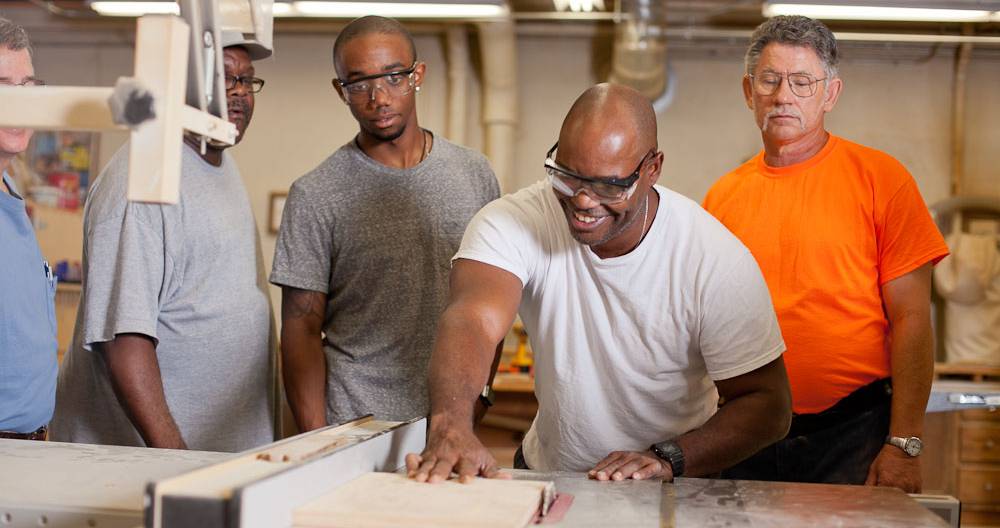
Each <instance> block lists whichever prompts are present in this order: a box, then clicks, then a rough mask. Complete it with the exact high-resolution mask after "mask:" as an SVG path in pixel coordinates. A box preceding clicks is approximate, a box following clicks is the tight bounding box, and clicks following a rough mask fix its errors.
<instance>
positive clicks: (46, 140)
mask: <svg viewBox="0 0 1000 528" xmlns="http://www.w3.org/2000/svg"><path fill="white" fill-rule="evenodd" d="M99 138H100V134H95V133H92V132H71V131H62V130H59V131H38V132H35V134H34V136H33V137H32V139H31V145H30V146H29V147H28V151H27V152H26V153H25V155H26V156H25V162H26V164H27V169H28V171H29V172H30V173H31V174H32V175H33V176H34V177H33V179H32V180H33V181H31V184H30V189H28V192H29V193H30V194H31V195H32V197H33V198H34V199H35V200H36V201H37V202H38V203H40V204H42V205H48V206H52V207H61V208H65V209H76V208H77V207H80V206H81V205H83V198H84V197H85V196H86V191H87V188H88V187H89V186H90V183H91V180H92V179H93V178H95V177H96V176H97V167H96V164H97V152H98V151H97V148H98V140H99Z"/></svg>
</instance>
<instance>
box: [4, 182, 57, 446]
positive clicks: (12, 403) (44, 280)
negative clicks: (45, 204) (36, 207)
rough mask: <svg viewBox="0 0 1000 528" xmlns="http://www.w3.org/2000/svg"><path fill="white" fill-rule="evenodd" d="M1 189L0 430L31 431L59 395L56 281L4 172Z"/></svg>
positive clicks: (47, 414) (46, 419) (49, 414)
mask: <svg viewBox="0 0 1000 528" xmlns="http://www.w3.org/2000/svg"><path fill="white" fill-rule="evenodd" d="M3 183H5V184H6V185H7V188H8V189H9V190H10V194H7V193H5V192H2V191H0V431H14V432H18V433H30V432H32V431H35V430H37V429H38V428H39V427H41V426H43V425H45V424H47V423H48V422H49V419H51V418H52V408H53V407H54V405H55V397H56V372H57V370H58V367H57V365H56V349H57V347H58V344H57V342H56V313H55V294H56V283H55V279H54V278H53V277H52V273H51V271H50V270H49V268H48V264H46V262H45V260H44V259H42V252H41V250H40V249H39V248H38V240H37V239H36V238H35V232H34V230H33V229H32V227H31V221H30V220H29V219H28V214H27V211H25V208H24V200H23V199H22V198H21V197H20V196H19V195H18V194H17V189H16V188H15V187H14V183H13V182H12V181H11V180H10V178H8V176H7V174H6V173H4V174H3Z"/></svg>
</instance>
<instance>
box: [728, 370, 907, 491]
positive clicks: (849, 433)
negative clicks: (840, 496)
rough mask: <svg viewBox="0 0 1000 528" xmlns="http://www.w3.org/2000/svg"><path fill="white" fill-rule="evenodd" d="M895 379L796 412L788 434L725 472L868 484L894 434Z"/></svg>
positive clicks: (749, 477)
mask: <svg viewBox="0 0 1000 528" xmlns="http://www.w3.org/2000/svg"><path fill="white" fill-rule="evenodd" d="M891 400H892V385H891V383H890V381H889V380H888V379H884V380H878V381H876V382H874V383H871V384H869V385H866V386H864V387H862V388H860V389H858V390H856V391H854V392H853V393H851V394H850V395H848V396H847V397H845V398H844V399H842V400H840V401H839V402H837V404H836V405H834V406H833V407H831V408H829V409H827V410H825V411H823V412H821V413H816V414H797V415H794V416H792V426H791V429H790V430H789V431H788V435H787V436H786V437H785V438H784V439H782V440H779V441H778V442H776V443H774V444H771V445H769V446H767V447H765V448H764V449H763V450H761V451H760V452H759V453H757V454H756V455H754V456H752V457H750V458H748V459H746V460H744V461H743V462H740V463H739V464H737V465H735V466H733V467H731V468H729V469H727V470H725V471H723V472H722V478H727V479H742V480H770V481H785V482H820V483H831V484H864V482H865V479H866V478H867V476H868V468H869V467H870V466H871V464H872V462H873V461H874V460H875V457H876V456H878V453H879V451H881V449H882V446H883V445H884V444H885V439H886V436H887V435H888V434H889V411H890V403H891Z"/></svg>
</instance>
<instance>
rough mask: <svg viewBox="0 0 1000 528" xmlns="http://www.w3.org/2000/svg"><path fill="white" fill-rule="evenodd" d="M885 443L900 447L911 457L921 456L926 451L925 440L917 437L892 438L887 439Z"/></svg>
mask: <svg viewBox="0 0 1000 528" xmlns="http://www.w3.org/2000/svg"><path fill="white" fill-rule="evenodd" d="M885 443H887V444H889V445H892V446H895V447H898V448H899V449H901V450H902V451H903V452H904V453H906V454H907V455H909V456H911V457H915V456H919V455H920V453H921V452H922V451H923V450H924V442H923V440H921V439H920V438H919V437H916V436H910V437H907V438H903V437H901V436H890V437H888V438H886V439H885Z"/></svg>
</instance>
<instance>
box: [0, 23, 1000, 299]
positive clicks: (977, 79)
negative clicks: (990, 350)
mask: <svg viewBox="0 0 1000 528" xmlns="http://www.w3.org/2000/svg"><path fill="white" fill-rule="evenodd" d="M16 15H17V13H16V10H7V16H9V17H11V18H14V19H15V20H17V19H18V18H17V16H16ZM33 16H36V17H37V15H33ZM558 34H559V33H558V31H553V35H551V36H521V37H519V39H518V49H517V53H518V72H517V74H518V86H519V95H520V110H519V116H520V121H519V123H518V126H517V145H516V152H517V157H516V161H515V165H514V167H515V173H514V175H513V178H512V181H511V182H505V185H504V187H505V188H504V190H505V191H512V190H515V189H516V188H519V187H521V186H523V185H527V184H529V183H531V182H533V181H535V180H537V179H539V178H540V177H541V176H542V171H541V169H540V167H541V164H542V161H543V158H544V155H545V152H546V150H547V149H548V148H549V147H550V146H551V145H552V143H553V142H554V141H555V140H556V137H557V135H558V131H559V126H560V124H561V121H562V118H563V116H564V114H565V112H566V111H567V110H568V109H569V106H570V104H571V103H572V101H573V100H574V99H575V98H576V97H577V96H578V95H579V94H580V93H581V92H582V91H583V90H584V89H586V88H587V87H588V86H589V85H591V84H592V83H594V82H597V81H598V79H596V78H595V77H594V73H593V71H594V70H596V69H600V68H599V66H600V65H599V64H595V63H594V59H593V58H592V55H594V53H593V52H592V47H593V42H594V41H593V40H592V39H591V38H589V37H582V36H574V37H570V36H562V37H560V36H557V35H558ZM334 36H335V35H334V34H333V33H332V32H331V33H327V34H301V33H298V34H281V33H279V34H278V35H276V38H275V45H276V52H275V56H274V57H273V58H271V59H269V60H265V61H260V62H259V63H257V72H258V76H259V77H262V78H264V79H266V81H267V84H266V86H265V88H264V91H263V92H262V93H261V94H259V95H258V98H257V107H256V110H255V115H254V119H253V122H252V124H251V125H250V129H249V131H248V133H247V137H246V139H245V140H244V141H243V142H242V143H241V144H240V145H239V146H237V147H235V148H234V149H233V150H232V152H233V154H234V155H235V158H236V160H237V161H238V163H239V165H240V168H241V170H242V174H243V177H244V179H245V180H246V184H247V189H248V192H249V194H250V200H251V202H252V204H253V208H254V212H255V213H256V215H257V219H258V224H259V225H260V227H261V232H262V233H263V237H264V244H263V247H264V251H265V257H266V260H267V262H268V264H269V265H270V261H271V257H272V252H273V248H274V237H273V235H270V234H268V233H267V228H266V222H267V213H268V195H269V193H270V192H271V191H278V190H286V189H287V188H288V186H289V185H290V184H291V182H292V181H294V180H295V178H297V177H299V176H300V175H302V174H303V173H305V172H306V171H308V170H310V169H311V168H312V167H314V166H316V165H317V164H318V163H319V162H320V161H322V160H323V159H324V158H325V157H327V156H328V155H330V154H331V153H332V152H333V151H334V150H335V149H336V148H338V147H339V146H340V145H342V144H344V143H345V142H347V141H349V140H350V139H351V138H352V137H353V136H354V134H355V133H356V132H357V124H356V123H355V122H354V120H353V119H352V117H351V115H350V113H349V111H348V109H347V108H346V106H345V105H344V104H343V103H342V102H341V101H340V100H339V99H338V98H337V96H336V94H335V92H334V91H333V89H332V87H331V85H330V78H331V77H333V76H334V73H333V68H332V66H331V60H330V50H331V47H332V44H333V38H334ZM74 37H75V42H72V43H70V44H67V43H66V39H67V36H66V35H57V34H56V33H54V32H44V31H42V32H38V33H37V35H36V36H35V37H34V38H35V46H36V56H35V63H36V69H37V70H38V72H39V74H40V75H41V76H42V77H43V78H45V79H47V80H49V82H50V83H52V84H75V85H92V84H97V85H105V86H110V85H112V84H113V83H114V80H115V78H117V77H118V76H119V75H127V74H129V72H130V71H131V70H132V64H131V56H132V52H131V48H130V46H131V45H130V43H129V42H128V37H127V36H125V37H122V38H119V39H117V40H113V39H112V41H111V42H108V39H106V38H105V39H102V38H99V37H96V36H92V37H88V36H87V35H85V34H83V33H81V34H79V35H75V36H74ZM88 39H92V40H94V41H95V43H93V44H88V43H87V42H88ZM475 44H478V45H488V43H486V44H483V43H478V42H474V46H473V47H472V53H473V55H475V53H476V49H477V48H476V47H475ZM705 47H708V45H706V46H705ZM417 48H418V55H419V56H420V58H421V59H422V60H424V61H426V62H427V64H428V73H427V77H426V81H425V85H424V89H423V90H422V91H421V93H420V96H419V97H418V113H419V116H420V122H421V124H422V125H423V126H424V127H426V128H429V129H432V130H435V131H436V132H438V133H439V134H441V135H443V132H444V130H443V129H444V126H445V123H446V122H447V119H446V115H445V112H446V109H447V105H446V103H447V97H448V93H447V85H446V77H445V74H446V71H445V68H446V62H445V56H444V55H445V50H444V38H443V36H441V35H435V34H421V35H418V36H417ZM737 48H738V46H737ZM928 49H929V47H928ZM716 51H717V50H706V49H699V48H698V46H696V45H695V46H693V45H691V44H687V45H686V46H685V47H683V49H681V50H672V54H671V56H672V61H673V67H674V70H675V72H676V74H677V76H678V86H677V90H678V92H677V95H676V98H675V99H674V103H673V105H672V106H671V107H670V108H668V109H667V110H666V111H665V112H664V113H663V114H662V115H660V116H659V118H658V124H659V138H658V139H659V145H660V148H661V149H662V150H663V151H664V153H665V155H666V164H665V171H664V175H663V178H662V179H661V183H663V184H665V185H667V186H669V187H672V188H673V189H675V190H677V191H679V192H681V193H683V194H685V195H687V196H689V197H691V198H693V199H695V200H698V201H700V200H701V199H702V197H703V196H704V194H705V192H706V191H707V189H708V188H709V186H710V185H711V184H712V183H713V182H714V181H715V180H716V179H717V178H718V177H719V176H721V175H722V174H724V173H725V172H726V171H728V170H730V169H732V168H733V167H735V166H736V165H738V164H739V163H741V162H742V161H743V160H745V159H746V158H748V157H749V156H751V155H753V154H754V153H756V152H757V150H758V149H759V148H760V138H759V132H758V131H757V129H756V128H755V126H754V123H753V119H752V116H751V114H750V112H749V110H747V109H746V107H745V106H744V103H743V100H742V95H741V92H740V77H741V75H742V57H741V56H740V53H739V51H738V49H736V51H733V50H729V51H722V52H716ZM844 55H845V58H844V61H843V63H842V66H841V76H842V77H843V78H844V80H845V91H844V93H843V95H842V97H841V99H840V102H839V104H838V106H837V108H836V109H835V110H834V112H833V113H832V114H831V115H830V116H829V117H828V128H829V129H830V130H831V131H832V132H833V133H835V134H839V135H842V136H844V137H846V138H848V139H851V140H853V141H857V142H860V143H863V144H866V145H870V146H873V147H875V148H879V149H882V150H885V151H886V152H888V153H890V154H892V155H893V156H895V157H897V158H898V159H899V160H900V161H901V162H902V163H903V164H904V165H906V167H908V168H909V169H910V171H911V172H912V173H913V174H914V177H915V178H916V180H917V182H918V184H919V186H920V189H921V191H922V192H923V195H924V199H925V200H926V201H927V202H928V203H933V202H934V201H937V200H940V199H942V198H945V197H946V196H947V193H948V182H949V172H950V159H949V155H950V144H949V141H950V112H951V110H950V108H951V107H950V105H951V95H950V94H951V82H952V64H953V60H952V57H953V53H952V48H947V47H943V48H942V51H941V52H940V53H938V54H936V55H934V54H929V55H928V56H929V57H930V58H921V59H917V58H914V56H913V55H914V54H913V53H912V52H910V53H904V54H902V55H900V57H894V56H893V54H892V52H891V50H890V52H884V51H883V52H880V53H878V54H868V53H867V52H866V51H865V49H863V48H860V49H853V48H850V47H845V51H844ZM472 62H473V63H478V60H477V59H476V57H475V56H473V58H472ZM470 67H473V68H474V66H473V65H470ZM477 75H478V74H474V75H473V77H476V76H477ZM968 81H969V90H968V94H969V99H968V103H967V122H966V138H967V141H968V143H967V147H966V171H967V175H966V190H967V192H970V193H980V194H991V195H995V196H1000V126H998V123H1000V90H997V87H998V86H1000V61H998V55H997V54H995V53H994V54H992V55H989V54H987V55H982V54H981V55H974V58H973V60H972V62H971V64H970V66H969V75H968ZM478 89H479V87H478V83H477V81H476V80H475V78H474V79H473V82H472V83H471V85H470V87H469V92H468V97H469V105H470V106H469V113H468V115H467V118H466V119H467V123H468V125H467V130H468V137H467V138H466V140H465V144H466V145H468V146H470V147H472V148H481V146H482V131H481V129H480V126H479V116H480V112H479V102H480V99H479V94H478ZM123 140H124V135H123V134H105V137H104V138H103V145H102V149H101V150H102V153H101V156H102V159H104V160H106V159H107V157H108V156H109V155H110V153H111V152H113V150H114V148H116V147H117V146H118V145H120V144H121V142H122V141H123ZM387 205H391V204H387ZM276 298H277V297H276Z"/></svg>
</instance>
